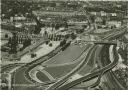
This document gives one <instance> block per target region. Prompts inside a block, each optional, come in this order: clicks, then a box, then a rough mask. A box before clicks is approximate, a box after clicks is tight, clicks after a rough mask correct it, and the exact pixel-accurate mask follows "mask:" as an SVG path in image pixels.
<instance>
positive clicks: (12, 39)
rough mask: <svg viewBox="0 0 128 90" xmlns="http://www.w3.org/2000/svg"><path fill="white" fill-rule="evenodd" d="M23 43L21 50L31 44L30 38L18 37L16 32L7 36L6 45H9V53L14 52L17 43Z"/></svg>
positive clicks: (16, 48)
mask: <svg viewBox="0 0 128 90" xmlns="http://www.w3.org/2000/svg"><path fill="white" fill-rule="evenodd" d="M19 44H23V47H22V49H21V50H23V49H24V48H26V47H28V46H29V45H31V39H30V38H19V37H18V36H17V34H16V33H13V36H12V37H10V38H9V41H8V46H9V47H10V51H9V52H10V53H16V52H17V50H18V45H19Z"/></svg>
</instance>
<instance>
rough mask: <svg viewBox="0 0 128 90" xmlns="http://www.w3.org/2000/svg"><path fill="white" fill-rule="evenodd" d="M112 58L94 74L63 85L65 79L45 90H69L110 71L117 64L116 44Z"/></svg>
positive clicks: (115, 34)
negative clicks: (111, 60) (112, 59)
mask: <svg viewBox="0 0 128 90" xmlns="http://www.w3.org/2000/svg"><path fill="white" fill-rule="evenodd" d="M125 31H126V30H123V31H118V32H116V33H114V34H110V35H107V36H105V38H103V40H105V39H112V38H114V37H115V36H117V35H120V34H122V33H124V32H125ZM113 57H114V61H113V62H112V63H110V64H109V65H107V66H105V67H103V68H102V69H100V70H98V71H95V72H93V73H91V74H88V75H86V76H84V77H82V78H79V79H77V80H74V81H72V82H70V83H68V84H64V83H65V82H66V80H65V78H64V79H62V80H61V81H60V82H58V83H55V84H53V85H51V86H50V87H49V88H47V89H46V90H66V89H69V88H71V87H73V86H75V85H77V84H80V83H81V82H85V81H88V80H90V79H92V78H95V77H98V76H99V75H100V74H101V73H103V74H104V73H105V72H107V71H109V70H111V69H112V68H113V67H115V66H116V65H117V63H118V55H117V52H116V44H115V47H114V56H113ZM67 78H69V77H67ZM63 84H64V85H63ZM61 85H62V86H61Z"/></svg>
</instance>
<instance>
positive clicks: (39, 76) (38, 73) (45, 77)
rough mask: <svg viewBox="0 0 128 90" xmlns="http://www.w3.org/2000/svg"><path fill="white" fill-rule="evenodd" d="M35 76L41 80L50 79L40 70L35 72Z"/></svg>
mask: <svg viewBox="0 0 128 90" xmlns="http://www.w3.org/2000/svg"><path fill="white" fill-rule="evenodd" d="M36 76H37V78H38V79H39V80H41V81H42V82H47V81H50V79H49V78H48V77H47V76H46V75H45V74H44V73H43V72H41V71H39V72H37V74H36Z"/></svg>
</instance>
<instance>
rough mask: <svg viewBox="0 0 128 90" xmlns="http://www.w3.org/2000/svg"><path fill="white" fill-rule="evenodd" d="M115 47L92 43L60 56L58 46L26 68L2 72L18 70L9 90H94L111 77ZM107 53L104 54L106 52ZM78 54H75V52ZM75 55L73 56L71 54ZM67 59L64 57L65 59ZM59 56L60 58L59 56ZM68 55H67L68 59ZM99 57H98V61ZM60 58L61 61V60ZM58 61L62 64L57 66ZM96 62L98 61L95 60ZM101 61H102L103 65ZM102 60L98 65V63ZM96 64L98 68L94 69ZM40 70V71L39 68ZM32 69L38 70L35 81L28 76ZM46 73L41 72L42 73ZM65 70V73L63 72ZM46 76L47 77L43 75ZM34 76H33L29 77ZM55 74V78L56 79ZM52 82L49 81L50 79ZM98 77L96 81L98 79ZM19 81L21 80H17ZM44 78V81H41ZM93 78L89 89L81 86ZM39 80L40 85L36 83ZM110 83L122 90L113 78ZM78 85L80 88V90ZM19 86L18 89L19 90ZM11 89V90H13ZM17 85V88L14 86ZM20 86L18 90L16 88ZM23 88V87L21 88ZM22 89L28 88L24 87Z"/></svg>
mask: <svg viewBox="0 0 128 90" xmlns="http://www.w3.org/2000/svg"><path fill="white" fill-rule="evenodd" d="M124 32H125V30H124V31H119V32H118V33H116V35H115V33H114V35H113V34H112V33H111V34H108V35H106V36H105V38H103V39H106V37H107V39H108V40H111V39H113V38H114V37H116V36H118V35H121V34H122V33H124ZM111 45H112V46H113V45H114V47H113V59H114V60H113V62H111V63H110V62H109V63H110V64H109V63H108V61H107V59H110V58H108V57H109V55H108V54H109V47H110V46H111ZM116 46H117V44H115V43H114V44H113V43H110V42H109V43H104V42H103V43H102V42H99V41H98V42H97V43H96V42H95V43H94V44H88V43H86V44H84V45H83V46H78V45H73V44H72V45H71V46H70V47H68V48H67V49H66V50H65V51H63V52H61V47H59V46H57V47H56V49H54V50H53V51H51V52H49V53H48V54H46V55H45V56H42V57H39V58H37V59H36V60H34V61H32V62H30V63H27V64H17V63H16V64H13V65H9V66H4V67H3V68H2V69H3V70H2V71H6V70H7V71H8V67H9V68H10V67H11V66H12V68H13V67H15V66H16V67H17V66H20V67H19V68H18V69H16V70H15V71H14V72H13V73H12V74H11V76H12V81H11V84H12V86H11V89H12V90H17V89H18V90H35V89H36V90H40V89H43V88H44V89H45V90H65V89H70V88H74V89H75V88H83V89H84V88H87V87H88V88H94V87H96V86H98V85H99V84H100V81H101V78H102V76H103V75H104V74H105V73H106V72H109V74H110V75H113V74H112V71H111V69H112V68H114V67H115V66H116V65H117V63H118V54H117V50H116ZM105 49H106V50H105ZM76 50H77V52H75V51H76ZM73 52H75V53H73ZM66 53H67V56H66V57H64V55H66ZM103 53H104V54H103ZM61 54H62V55H61ZM69 54H70V55H69ZM99 55H101V57H97V56H99ZM62 58H63V59H62ZM60 59H62V60H63V62H62V61H61V62H60ZM97 59H98V60H97ZM102 59H105V60H106V63H105V60H104V61H103V60H102ZM100 60H101V61H100ZM102 61H103V62H102ZM95 64H97V65H98V66H99V67H100V68H99V69H96V70H93V69H95V68H96V67H97V66H95ZM39 66H41V67H43V69H42V68H38V67H39ZM35 67H37V68H38V69H37V70H36V72H37V73H35V76H34V77H36V78H37V79H33V77H32V76H31V75H30V73H31V72H30V71H31V70H33V69H34V68H35ZM43 70H44V71H46V72H44V71H43ZM63 70H64V71H63ZM44 73H47V74H44ZM31 74H33V73H31ZM56 74H57V75H56ZM76 74H78V75H80V76H79V77H78V79H76V78H75V79H72V78H73V77H75V75H76ZM49 75H50V76H51V77H52V79H51V78H50V76H49ZM97 77H98V78H97ZM19 78H21V79H20V80H19ZM43 78H45V79H46V80H45V79H43ZM93 78H97V80H96V81H95V83H92V84H91V85H89V86H86V87H85V85H84V83H85V84H86V82H87V81H90V80H91V79H93ZM38 79H39V81H40V82H38ZM113 79H114V80H113V81H112V82H113V83H117V84H116V86H117V87H115V88H120V89H121V90H125V87H123V86H122V85H121V84H120V83H119V82H118V81H117V80H116V78H113ZM81 83H82V84H83V85H82V86H81ZM20 84H21V86H20ZM13 85H14V86H13ZM15 85H17V86H15ZM18 85H19V86H18ZM22 85H23V86H22ZM25 85H30V87H27V86H25Z"/></svg>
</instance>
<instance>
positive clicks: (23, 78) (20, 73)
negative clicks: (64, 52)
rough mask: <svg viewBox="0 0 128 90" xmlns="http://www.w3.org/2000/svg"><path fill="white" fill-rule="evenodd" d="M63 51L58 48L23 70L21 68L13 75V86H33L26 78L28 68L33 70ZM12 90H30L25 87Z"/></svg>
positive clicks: (25, 66) (23, 67)
mask: <svg viewBox="0 0 128 90" xmlns="http://www.w3.org/2000/svg"><path fill="white" fill-rule="evenodd" d="M60 50H61V48H60V47H57V48H56V49H55V50H53V51H52V52H50V53H49V54H47V55H45V56H42V57H40V58H38V59H37V60H35V61H32V62H30V63H28V64H26V65H24V66H22V67H21V68H19V69H18V70H16V71H15V72H14V74H13V77H12V78H13V80H12V85H13V84H25V83H26V84H32V82H31V81H30V80H29V79H27V78H26V76H25V75H26V74H25V73H26V70H28V69H27V68H30V67H31V68H33V67H34V66H37V65H38V64H40V63H43V62H45V61H46V60H48V59H49V58H51V57H53V56H55V55H56V54H57V53H58V52H59V51H60ZM18 77H19V78H21V80H20V81H19V78H18ZM12 88H13V89H12V90H28V89H26V88H25V87H22V86H18V87H12Z"/></svg>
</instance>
